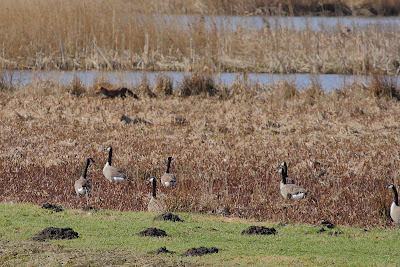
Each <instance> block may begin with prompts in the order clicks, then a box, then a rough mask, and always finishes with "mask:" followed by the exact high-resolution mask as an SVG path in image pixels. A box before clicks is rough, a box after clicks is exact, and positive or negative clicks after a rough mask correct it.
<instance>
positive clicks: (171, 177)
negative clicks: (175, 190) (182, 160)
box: [161, 157, 176, 187]
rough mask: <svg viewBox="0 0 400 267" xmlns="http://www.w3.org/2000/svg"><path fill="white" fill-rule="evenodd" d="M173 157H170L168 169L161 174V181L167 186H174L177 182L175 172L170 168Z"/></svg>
mask: <svg viewBox="0 0 400 267" xmlns="http://www.w3.org/2000/svg"><path fill="white" fill-rule="evenodd" d="M172 159H173V158H172V157H168V163H167V170H166V171H165V173H164V174H163V175H162V176H161V183H162V185H163V186H165V187H169V186H173V185H175V184H176V177H175V174H173V173H170V172H169V168H170V167H171V161H172Z"/></svg>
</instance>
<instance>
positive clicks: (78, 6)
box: [0, 0, 400, 74]
mask: <svg viewBox="0 0 400 267" xmlns="http://www.w3.org/2000/svg"><path fill="white" fill-rule="evenodd" d="M150 2H151V3H150ZM170 2H171V1H168V3H169V4H171V5H169V4H168V5H166V4H165V5H161V4H159V2H158V1H155V2H152V1H149V3H148V1H146V3H147V5H146V4H138V3H136V2H135V1H126V0H117V1H103V2H99V1H94V0H86V1H78V0H72V1H68V3H65V4H64V5H63V7H62V8H60V6H59V3H58V1H36V2H35V3H33V2H31V1H27V0H18V1H13V0H3V1H2V6H3V8H2V9H0V16H1V18H2V22H1V23H0V40H2V42H1V43H0V67H1V68H7V69H39V70H40V69H46V70H48V69H52V70H59V69H112V70H130V69H134V70H178V71H191V70H201V71H204V70H211V71H217V72H226V71H228V72H236V71H247V72H266V73H345V74H371V73H384V74H397V73H398V72H399V62H400V56H399V53H398V51H399V50H400V48H399V46H400V44H399V42H398V36H399V28H398V27H393V30H382V29H381V28H380V27H379V25H378V26H377V27H369V28H367V29H358V28H357V27H354V28H352V29H350V31H348V29H347V28H346V27H344V26H342V25H340V24H338V25H337V27H336V28H334V29H333V30H322V31H319V32H316V31H314V30H312V29H311V28H309V27H306V29H305V30H297V29H296V28H295V27H292V26H277V27H274V26H271V25H270V24H269V23H268V22H265V23H264V25H263V26H261V27H255V26H254V25H253V26H252V25H244V26H243V27H237V28H235V27H233V26H232V24H231V23H230V21H229V20H228V21H225V22H218V20H217V19H215V21H212V20H213V19H212V17H211V18H210V20H211V21H212V22H210V23H209V25H207V24H206V22H205V20H204V18H203V17H202V16H194V17H191V18H188V19H187V20H185V19H182V18H180V17H179V16H175V17H174V16H173V17H159V16H158V15H153V13H154V12H152V11H151V10H153V11H157V12H155V13H156V14H159V13H163V12H164V11H163V7H171V10H181V8H179V7H177V6H178V5H180V6H181V7H184V6H187V5H188V4H185V3H182V1H176V3H175V6H174V5H172V3H170ZM172 2H174V1H172ZM184 2H185V1H184ZM186 2H193V3H192V4H193V5H195V4H196V3H198V2H197V1H196V3H195V1H186ZM206 2H207V4H204V6H208V7H209V9H208V8H206V7H204V9H205V10H218V9H220V8H218V7H216V6H213V5H211V2H212V3H220V6H224V7H229V6H231V5H233V3H231V4H229V3H230V2H232V1H222V2H223V3H222V2H221V1H206ZM235 2H237V1H235ZM240 2H242V1H240ZM249 2H254V6H257V5H258V4H255V3H256V2H257V3H258V2H259V3H261V2H265V1H261V2H260V1H256V0H254V1H249ZM285 2H286V1H285ZM288 2H291V3H296V2H298V3H299V4H300V3H305V2H307V1H288ZM308 2H310V3H313V2H314V1H308ZM318 2H320V1H318ZM335 2H336V1H335ZM348 2H349V4H351V5H353V6H356V5H357V4H360V5H361V6H362V5H363V4H362V1H357V3H356V2H354V1H348ZM394 2H397V1H394ZM394 2H393V1H392V2H391V1H389V0H388V1H379V2H377V1H374V5H375V4H376V3H378V4H379V3H380V4H382V6H385V3H388V4H389V3H392V4H393V5H396V6H397V7H398V6H399V4H398V3H397V4H395V3H394ZM100 3H101V4H100ZM204 3H205V2H204ZM221 3H222V4H221ZM238 5H239V4H238ZM313 5H314V6H318V5H317V4H315V3H314V4H313ZM200 6H201V5H200ZM248 6H253V4H249V5H248ZM141 7H143V8H142V9H143V10H150V13H152V14H144V13H146V12H141V11H140V10H137V9H138V8H139V9H140V8H141ZM152 7H153V8H152ZM156 7H157V8H161V10H154V9H155V8H156ZM230 9H232V10H235V9H236V7H231V8H230ZM239 9H246V8H244V7H242V8H239ZM293 10H300V9H298V8H294V9H293ZM165 12H166V11H165ZM177 12H178V13H180V12H179V11H177ZM221 12H222V11H221ZM138 13H139V14H138ZM166 13H168V12H166ZM205 13H206V14H207V11H205ZM222 13H224V12H222ZM239 13H242V11H241V12H239ZM322 28H324V27H323V25H322Z"/></svg>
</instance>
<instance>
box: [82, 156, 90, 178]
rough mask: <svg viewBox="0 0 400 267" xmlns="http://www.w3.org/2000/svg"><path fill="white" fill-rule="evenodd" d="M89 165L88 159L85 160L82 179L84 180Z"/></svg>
mask: <svg viewBox="0 0 400 267" xmlns="http://www.w3.org/2000/svg"><path fill="white" fill-rule="evenodd" d="M89 164H90V159H87V161H86V166H85V170H84V171H83V175H82V176H83V178H85V179H86V175H87V169H88V168H89Z"/></svg>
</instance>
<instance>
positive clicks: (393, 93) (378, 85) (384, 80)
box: [368, 75, 400, 100]
mask: <svg viewBox="0 0 400 267" xmlns="http://www.w3.org/2000/svg"><path fill="white" fill-rule="evenodd" d="M368 90H369V92H370V93H371V95H372V96H374V97H376V98H395V99H397V100H400V94H399V90H398V89H397V88H396V82H395V80H394V78H391V77H389V78H388V77H385V76H381V75H374V76H373V80H372V82H371V83H370V84H369V85H368Z"/></svg>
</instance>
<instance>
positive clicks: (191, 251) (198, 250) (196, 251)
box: [182, 247, 218, 256]
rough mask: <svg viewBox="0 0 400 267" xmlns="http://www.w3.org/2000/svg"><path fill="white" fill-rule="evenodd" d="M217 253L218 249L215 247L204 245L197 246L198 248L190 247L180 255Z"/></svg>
mask: <svg viewBox="0 0 400 267" xmlns="http://www.w3.org/2000/svg"><path fill="white" fill-rule="evenodd" d="M212 253H218V249H217V248H215V247H211V248H206V247H199V248H190V249H188V250H187V251H186V252H185V253H183V254H182V256H203V255H205V254H212Z"/></svg>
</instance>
